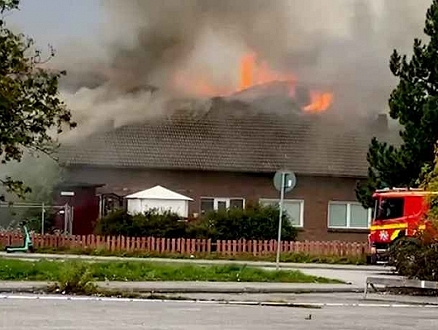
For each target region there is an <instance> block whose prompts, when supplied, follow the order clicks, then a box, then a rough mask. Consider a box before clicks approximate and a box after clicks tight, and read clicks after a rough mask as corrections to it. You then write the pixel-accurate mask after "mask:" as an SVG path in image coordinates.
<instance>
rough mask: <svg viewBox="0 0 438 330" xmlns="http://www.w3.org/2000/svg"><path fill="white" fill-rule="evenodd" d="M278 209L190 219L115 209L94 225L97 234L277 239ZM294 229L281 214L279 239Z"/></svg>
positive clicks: (254, 208) (251, 209) (288, 237)
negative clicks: (191, 220) (132, 213)
mask: <svg viewBox="0 0 438 330" xmlns="http://www.w3.org/2000/svg"><path fill="white" fill-rule="evenodd" d="M278 217H279V210H278V207H275V206H262V205H255V206H249V207H247V208H246V209H243V210H242V209H229V210H224V211H215V212H210V213H208V214H206V215H204V216H202V217H201V218H200V219H197V220H196V221H193V222H185V221H181V220H180V217H179V216H178V215H177V214H174V213H171V212H165V213H163V214H160V213H158V212H157V211H156V210H151V211H147V212H145V213H143V214H136V215H129V214H128V213H127V212H126V211H124V210H118V211H115V212H113V213H111V214H109V215H108V216H106V217H104V218H102V219H100V220H99V221H98V223H97V226H96V233H97V234H99V235H123V236H130V237H145V236H151V237H166V238H211V239H212V240H213V241H215V240H235V239H256V240H269V239H277V235H278ZM296 236H297V230H296V228H294V227H293V226H292V225H291V222H290V219H289V218H288V216H287V215H286V214H284V215H283V225H282V239H284V240H295V239H296Z"/></svg>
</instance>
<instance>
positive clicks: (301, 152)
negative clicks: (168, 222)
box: [59, 0, 425, 241]
mask: <svg viewBox="0 0 438 330" xmlns="http://www.w3.org/2000/svg"><path fill="white" fill-rule="evenodd" d="M422 2H425V1H422ZM373 3H374V5H376V6H374V5H372V4H371V2H370V1H365V0H356V1H351V2H348V6H347V3H346V2H345V1H343V0H339V1H332V2H330V4H328V3H327V4H326V5H321V1H319V0H306V1H304V0H287V1H286V0H279V1H275V2H266V1H263V0H251V1H243V0H242V1H231V0H223V1H214V0H187V1H184V3H182V2H175V1H170V0H169V1H167V0H163V1H160V2H159V4H157V2H156V1H153V0H142V1H134V0H129V1H128V0H126V1H124V5H123V6H121V5H120V1H116V0H114V1H113V0H108V1H105V5H104V6H105V7H106V9H108V12H109V17H110V19H109V20H108V22H109V25H108V26H109V30H108V31H109V32H110V33H109V35H110V36H111V38H112V39H111V40H110V41H111V42H110V43H109V46H110V47H108V52H107V53H108V54H106V55H108V56H106V57H104V59H101V58H97V59H94V60H90V58H88V57H87V59H86V60H84V62H83V63H81V62H80V61H79V60H78V59H75V61H73V62H72V61H70V62H69V61H65V62H64V63H63V64H65V65H67V67H66V69H67V71H68V72H70V75H69V76H67V80H66V81H64V82H63V84H64V87H65V90H67V93H66V96H67V103H68V105H69V106H70V107H71V108H72V110H73V114H74V119H75V120H77V121H78V123H79V129H78V130H75V131H76V132H72V135H70V136H66V137H65V140H64V141H63V142H64V143H63V146H62V148H61V150H60V155H59V157H60V161H61V163H62V164H63V165H64V167H65V168H66V169H67V173H68V179H69V180H70V181H71V182H81V183H84V184H105V187H103V188H99V191H100V192H110V193H114V194H116V195H122V196H126V195H129V194H130V193H134V192H137V191H141V190H145V189H148V188H151V187H153V186H156V185H161V186H164V187H166V188H168V189H170V190H172V191H175V192H178V193H180V194H182V195H185V196H188V197H190V198H192V199H193V202H191V203H190V206H189V213H190V215H191V216H193V215H196V214H199V213H202V212H204V211H207V210H210V209H218V208H226V207H230V206H235V207H236V206H237V207H244V206H245V205H246V204H248V203H249V202H259V201H260V202H263V203H272V202H275V201H276V200H277V199H278V193H277V192H276V190H275V189H274V186H273V184H272V177H273V174H274V173H275V172H276V171H277V170H279V169H284V168H286V169H288V170H291V171H294V172H295V173H296V174H297V178H298V184H297V186H296V188H295V189H294V190H293V191H291V192H290V193H288V194H287V196H286V204H285V205H286V209H287V210H288V212H289V214H290V216H291V218H293V221H294V224H295V225H296V226H297V227H300V228H301V235H300V238H302V239H318V240H335V239H342V240H354V241H357V240H365V239H366V233H367V227H368V221H369V217H370V212H369V211H368V210H365V209H363V208H362V207H361V206H360V205H359V204H358V203H357V202H356V198H355V193H354V188H355V185H356V182H357V181H358V180H361V179H364V178H365V177H366V176H367V161H366V154H367V151H368V146H369V143H370V141H371V138H372V137H373V136H377V137H379V138H380V139H381V140H387V141H390V142H393V141H394V140H396V139H397V138H398V133H397V132H394V131H391V130H389V129H388V122H387V119H386V117H385V116H383V115H382V116H379V117H378V120H377V121H376V116H377V114H378V113H379V112H380V111H381V110H382V109H385V108H386V103H387V98H388V95H389V93H390V91H391V88H392V87H393V82H392V81H390V79H389V71H388V70H387V57H388V56H389V54H390V53H391V51H392V49H393V47H394V46H396V44H395V41H397V42H400V43H402V44H403V45H404V44H405V42H404V40H405V39H406V30H403V29H401V28H402V27H405V26H406V21H407V20H408V18H410V15H411V13H412V12H413V11H412V10H411V9H409V8H408V7H406V6H405V5H403V6H402V7H403V11H402V12H401V13H399V14H397V15H399V16H400V17H399V16H397V17H395V14H394V13H395V12H396V11H395V10H394V8H400V6H401V5H400V1H395V0H391V1H390V0H388V1H385V4H377V1H374V2H373ZM405 9H406V10H405ZM321 11H323V12H324V13H323V14H321ZM325 11H326V12H327V13H328V12H330V13H332V15H325ZM419 12H420V11H419ZM423 13H424V11H421V15H423ZM402 14H403V15H406V17H405V16H403V15H402ZM333 17H335V18H336V19H335V20H332V19H333ZM418 17H420V16H418ZM418 17H415V18H414V20H415V21H419V18H418ZM163 18H164V19H163ZM409 20H410V19H409ZM322 21H324V22H322ZM387 24H390V27H391V29H388V28H387ZM415 24H416V23H415ZM321 26H323V27H324V28H323V29H321ZM114 27H116V29H114ZM395 27H396V28H395ZM399 28H400V29H401V30H400V31H404V32H402V34H403V35H402V34H401V33H399ZM108 31H107V32H108ZM409 40H411V39H409ZM382 59H383V60H382ZM69 63H71V64H70V66H71V68H69ZM62 68H65V67H64V66H62ZM69 69H70V70H69ZM69 77H70V78H69Z"/></svg>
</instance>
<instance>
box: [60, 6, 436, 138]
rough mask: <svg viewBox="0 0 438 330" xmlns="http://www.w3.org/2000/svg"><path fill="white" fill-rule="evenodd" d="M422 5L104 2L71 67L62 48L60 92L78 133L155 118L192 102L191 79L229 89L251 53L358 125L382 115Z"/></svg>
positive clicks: (421, 15) (422, 14)
mask: <svg viewBox="0 0 438 330" xmlns="http://www.w3.org/2000/svg"><path fill="white" fill-rule="evenodd" d="M430 3H431V0H384V1H382V0H330V1H321V0H275V1H266V0H238V1H236V0H220V1H218V0H181V1H176V0H160V1H157V0H123V1H120V0H103V1H102V8H103V10H104V12H105V20H104V22H103V23H102V31H101V34H100V35H99V37H98V38H99V39H98V40H95V41H94V42H90V43H93V47H89V48H88V49H87V48H86V47H84V46H83V45H82V46H77V47H76V52H75V53H74V54H75V56H74V60H72V57H73V56H71V55H70V56H66V55H65V54H72V52H71V51H67V50H68V49H71V46H70V48H68V47H67V48H63V47H61V48H60V51H61V54H60V56H59V57H58V59H57V62H56V65H58V64H59V65H60V66H61V67H62V68H65V69H67V71H68V73H69V76H68V78H67V79H66V80H65V81H64V87H65V95H66V98H67V101H68V103H69V105H70V106H71V108H72V109H73V110H74V113H75V117H76V119H77V120H78V121H79V122H80V124H83V125H82V127H83V129H85V131H86V132H91V131H93V130H95V129H96V127H98V126H99V125H102V123H104V122H105V121H106V120H112V121H114V122H115V124H116V125H123V124H125V123H128V122H130V121H138V120H140V119H143V118H148V117H149V116H155V115H160V114H162V113H163V111H165V110H166V109H167V108H168V104H169V101H170V100H171V99H172V98H174V97H176V96H181V95H184V96H193V95H194V94H193V92H194V91H196V88H195V87H196V84H197V83H199V81H198V80H196V79H199V77H201V78H202V79H204V80H207V81H208V83H209V84H212V85H214V86H224V89H227V88H228V89H229V88H233V87H236V88H237V86H238V84H239V59H240V58H241V56H242V55H243V54H245V53H247V52H249V51H254V52H256V53H257V54H258V56H259V57H260V58H262V59H264V60H266V61H267V62H268V63H269V65H270V67H271V68H273V69H275V70H276V71H278V72H291V73H294V74H295V75H296V76H297V77H298V81H299V83H300V84H301V85H303V86H307V87H309V88H316V89H322V90H329V91H333V92H334V95H335V103H334V106H333V111H334V112H337V113H339V114H341V115H342V116H343V117H345V116H349V115H351V116H352V117H356V118H360V117H361V116H368V115H370V114H376V113H378V112H382V111H385V110H386V107H387V99H388V96H389V93H390V91H391V89H392V88H393V87H394V84H395V81H394V80H393V79H392V76H391V73H390V71H389V67H388V62H389V56H390V54H391V52H392V50H393V49H394V48H397V49H399V50H401V51H402V52H408V53H409V52H410V48H411V45H412V42H413V38H414V37H416V36H418V37H422V28H423V21H424V17H425V12H426V9H427V7H428V6H429V5H430ZM78 47H79V48H80V49H81V51H78ZM81 54H86V55H81ZM203 83H204V81H203ZM155 88H158V90H156V89H155ZM195 94H196V93H195ZM195 96H196V95H195Z"/></svg>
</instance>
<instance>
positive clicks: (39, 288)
mask: <svg viewBox="0 0 438 330" xmlns="http://www.w3.org/2000/svg"><path fill="white" fill-rule="evenodd" d="M50 285H53V283H41V284H29V285H26V283H20V284H19V285H14V284H13V283H11V284H8V285H4V284H3V285H0V293H43V292H45V291H46V289H47V287H48V286H50ZM96 285H97V286H98V287H99V288H100V289H104V290H108V291H110V292H111V291H114V292H124V293H138V294H145V293H148V294H154V293H172V294H185V293H207V294H209V293H210V294H245V293H246V294H248V293H249V294H251V293H252V294H257V293H258V294H305V293H327V294H329V293H358V292H363V290H364V289H362V288H359V287H351V288H348V287H340V288H336V287H333V288H327V287H324V288H318V287H308V288H306V287H300V288H296V287H295V288H294V287H289V288H276V287H272V288H263V287H255V286H246V287H242V288H221V287H209V286H204V287H202V286H200V287H183V288H182V287H178V286H175V287H172V286H169V285H167V286H163V287H160V286H156V285H151V286H148V285H144V284H143V285H139V286H135V285H132V286H129V287H124V286H117V285H111V284H109V283H96Z"/></svg>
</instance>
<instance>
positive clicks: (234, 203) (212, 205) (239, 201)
mask: <svg viewBox="0 0 438 330" xmlns="http://www.w3.org/2000/svg"><path fill="white" fill-rule="evenodd" d="M230 208H239V209H243V208H245V200H244V199H243V198H201V214H204V213H208V212H210V211H218V210H227V209H230Z"/></svg>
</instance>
